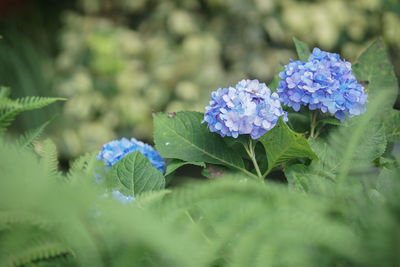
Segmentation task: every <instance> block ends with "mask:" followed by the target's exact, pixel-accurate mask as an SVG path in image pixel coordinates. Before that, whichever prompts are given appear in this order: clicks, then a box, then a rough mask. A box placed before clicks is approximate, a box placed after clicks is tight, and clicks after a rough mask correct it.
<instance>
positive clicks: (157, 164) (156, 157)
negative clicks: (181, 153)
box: [97, 138, 165, 173]
mask: <svg viewBox="0 0 400 267" xmlns="http://www.w3.org/2000/svg"><path fill="white" fill-rule="evenodd" d="M134 151H140V152H141V153H142V154H143V155H144V156H145V157H147V158H148V159H149V160H150V162H151V164H152V165H153V167H154V168H156V169H158V170H159V171H160V172H161V173H164V172H165V162H164V160H163V158H162V157H161V156H160V154H158V152H157V151H156V150H155V149H154V148H153V147H152V146H150V145H148V144H145V143H143V142H141V141H138V140H136V139H135V138H131V139H130V140H129V139H126V138H122V139H121V140H114V141H111V142H109V143H107V144H105V145H103V148H102V149H101V151H100V153H99V155H98V156H97V159H99V160H104V162H105V163H106V164H107V167H108V168H110V167H111V166H112V165H114V164H115V163H116V162H117V161H119V160H120V159H122V158H123V157H125V156H126V155H128V154H129V153H131V152H134Z"/></svg>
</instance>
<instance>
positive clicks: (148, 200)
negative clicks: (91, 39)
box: [0, 39, 400, 267]
mask: <svg viewBox="0 0 400 267" xmlns="http://www.w3.org/2000/svg"><path fill="white" fill-rule="evenodd" d="M295 44H296V48H297V50H298V54H299V58H300V60H301V61H296V62H293V61H292V62H289V64H288V65H287V66H286V67H285V71H284V72H283V74H282V73H281V74H280V76H279V75H277V76H276V77H275V79H274V82H272V83H271V84H269V85H268V86H267V85H266V84H264V83H260V82H259V81H258V80H242V81H240V82H239V83H238V84H237V85H236V86H235V87H228V88H220V89H218V90H217V91H215V92H213V93H212V94H211V100H210V105H209V106H208V107H206V108H205V113H202V112H193V111H181V112H172V113H160V112H153V118H154V142H155V148H153V147H152V146H150V145H148V144H145V143H143V142H141V141H138V140H136V139H135V138H131V139H127V138H122V139H120V140H114V141H111V142H109V143H106V144H105V145H103V148H102V149H101V151H100V152H99V153H98V152H96V151H95V152H94V153H88V154H87V155H85V156H83V157H81V158H79V159H78V160H77V161H76V162H73V164H72V165H71V168H70V170H69V171H68V172H67V173H64V172H60V171H59V170H58V168H57V152H56V147H55V145H54V144H53V143H52V142H51V140H50V139H46V140H45V141H41V140H40V138H39V136H40V134H41V133H42V132H43V129H44V127H45V126H46V125H47V124H48V122H46V123H45V124H44V125H42V126H41V127H39V128H38V129H34V130H32V131H29V132H27V133H25V134H24V135H22V136H21V137H20V138H19V139H18V140H17V142H9V140H7V139H4V138H3V137H2V135H1V134H2V133H3V132H4V131H6V128H7V126H8V125H9V124H10V123H11V121H12V120H13V119H14V118H15V116H17V115H18V114H19V113H21V112H23V111H26V110H32V109H37V108H41V107H44V106H46V105H49V104H51V103H53V102H55V101H57V100H61V99H57V98H22V99H16V100H12V99H9V97H8V95H9V90H8V89H6V88H2V89H1V91H0V148H1V149H0V156H1V160H0V170H2V171H3V172H2V177H1V179H0V203H1V208H0V235H1V237H2V238H0V265H1V266H25V265H32V264H33V265H37V264H39V265H46V266H50V265H51V266H53V265H55V266H76V265H82V266H128V265H134V266H174V267H175V266H198V267H208V266H221V267H222V266H224V267H225V266H226V267H230V266H281V265H285V266H307V267H308V266H336V265H346V266H347V265H348V266H369V265H371V266H380V265H382V266H396V264H397V263H398V253H397V252H396V251H397V250H396V249H394V248H397V247H399V246H400V240H399V238H398V235H396V234H392V233H396V231H397V230H398V229H399V228H400V221H399V219H398V207H399V206H400V205H399V203H400V197H399V196H400V194H399V192H400V179H398V178H400V153H399V152H400V151H399V149H398V148H399V143H400V134H399V133H400V128H399V125H400V111H399V110H395V109H393V104H394V99H395V97H396V96H397V93H398V85H397V80H396V78H395V75H394V73H393V68H392V66H391V64H390V61H389V60H388V58H387V57H386V54H385V51H384V49H383V45H382V42H381V41H380V40H378V41H376V42H374V43H373V44H372V45H371V46H370V47H369V48H368V49H367V50H366V51H365V52H364V53H363V54H362V55H361V56H360V58H359V61H358V63H356V64H354V65H353V70H352V71H351V69H350V65H349V63H347V62H345V61H343V60H341V59H340V57H339V56H338V55H336V54H331V53H328V52H322V51H320V50H318V49H315V50H314V51H313V53H311V52H310V51H309V49H308V46H307V45H306V44H305V43H302V42H300V41H298V40H296V39H295ZM294 63H295V64H294ZM304 68H306V70H304ZM303 70H304V71H303ZM361 82H362V84H364V85H365V86H364V88H363V87H362V86H361V85H360V83H361ZM274 90H277V91H276V92H274ZM279 93H280V94H281V95H279ZM300 93H301V94H303V95H302V97H301V98H300V99H301V100H304V99H307V100H308V102H304V103H302V104H301V105H304V106H305V108H302V109H299V108H298V107H297V106H295V104H299V103H298V102H296V99H299V98H298V97H297V96H296V97H293V95H294V94H300ZM367 94H368V102H367V101H366V98H367ZM322 96H323V97H322ZM285 97H287V98H286V100H285ZM303 98H304V99H303ZM313 99H316V100H315V101H313ZM289 100H290V101H294V102H290V103H291V104H290V105H289ZM281 101H282V102H281ZM285 101H287V102H285ZM304 101H306V100H304ZM330 101H333V102H330ZM314 102H315V103H314ZM285 103H286V104H285ZM331 103H334V104H331ZM319 104H320V105H319ZM299 105H300V104H299ZM338 112H339V113H340V112H343V113H344V115H346V116H344V117H341V116H340V115H339V116H338V115H337V114H338ZM286 113H287V117H286ZM307 115H308V116H309V117H310V119H308V120H307V118H308V117H307ZM355 115H358V116H355ZM334 116H336V117H339V118H340V119H343V120H344V121H343V123H342V122H340V120H337V119H335V118H334ZM287 118H289V119H288V120H287ZM304 118H306V120H304ZM298 124H303V126H304V127H305V128H306V130H304V131H301V132H296V131H294V128H292V126H293V125H298ZM315 129H317V130H316V133H317V134H314V133H315V131H314V130H315ZM396 150H397V151H396ZM183 165H196V166H197V168H203V172H202V175H203V176H205V177H203V178H202V180H207V179H209V180H216V181H209V182H200V181H197V182H196V183H192V185H186V186H179V184H178V182H177V183H171V184H168V182H169V181H171V180H172V181H174V180H173V179H174V178H175V173H174V172H175V170H177V169H178V168H180V167H181V166H183ZM103 170H104V172H103ZM279 175H282V176H284V177H285V178H286V180H287V183H286V184H284V183H274V182H273V180H274V179H277V176H279ZM95 178H96V179H97V178H99V179H100V180H102V181H103V182H102V183H95V182H94V181H93V180H94V179H95ZM197 178H200V177H197ZM199 180H200V179H199ZM59 181H61V182H59ZM184 181H185V182H188V181H187V180H184ZM174 182H175V181H174ZM188 183H189V182H188ZM166 186H168V187H169V188H168V189H166ZM104 191H106V192H107V194H104ZM99 194H100V195H101V196H103V197H99ZM106 196H111V197H106ZM115 200H117V201H115ZM121 202H122V203H131V204H130V205H121ZM371 214H372V215H373V216H371ZM227 215H228V216H227ZM232 233H234V234H232ZM388 233H390V234H388ZM221 248H223V250H222V251H221ZM282 250H284V253H281V254H282V255H283V256H282V257H275V255H276V254H277V253H280V252H282Z"/></svg>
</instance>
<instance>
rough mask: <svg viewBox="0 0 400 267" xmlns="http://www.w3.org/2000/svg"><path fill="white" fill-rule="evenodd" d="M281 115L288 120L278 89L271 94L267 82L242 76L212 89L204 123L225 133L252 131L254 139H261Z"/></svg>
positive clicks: (213, 129)
mask: <svg viewBox="0 0 400 267" xmlns="http://www.w3.org/2000/svg"><path fill="white" fill-rule="evenodd" d="M281 116H283V118H284V120H287V118H286V113H285V112H284V111H283V110H282V107H281V103H280V101H279V95H278V94H277V93H272V94H271V90H270V89H269V88H268V87H267V86H266V84H265V83H260V82H259V81H258V80H242V81H240V82H239V83H238V84H237V85H236V86H235V87H229V88H219V89H218V90H217V91H214V92H212V94H211V100H210V105H209V106H207V107H206V111H205V113H204V120H203V122H202V123H205V122H206V123H207V124H208V127H209V129H210V131H211V132H216V133H218V134H220V135H221V136H222V137H225V136H232V137H234V138H237V137H238V136H239V135H240V134H250V136H251V138H252V139H258V138H260V137H261V136H262V135H263V134H264V133H266V132H267V131H269V130H271V129H272V128H273V127H274V126H275V125H276V123H277V121H278V119H279V117H281Z"/></svg>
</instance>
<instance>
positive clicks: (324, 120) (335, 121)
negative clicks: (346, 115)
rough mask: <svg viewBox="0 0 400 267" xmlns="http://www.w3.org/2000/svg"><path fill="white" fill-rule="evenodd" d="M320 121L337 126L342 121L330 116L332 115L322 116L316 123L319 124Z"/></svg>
mask: <svg viewBox="0 0 400 267" xmlns="http://www.w3.org/2000/svg"><path fill="white" fill-rule="evenodd" d="M320 123H322V124H330V125H336V126H339V125H341V124H342V123H341V122H340V120H338V119H336V118H332V117H328V118H323V119H321V120H319V121H318V122H317V125H318V124H320Z"/></svg>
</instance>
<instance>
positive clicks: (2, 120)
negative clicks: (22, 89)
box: [0, 96, 65, 131]
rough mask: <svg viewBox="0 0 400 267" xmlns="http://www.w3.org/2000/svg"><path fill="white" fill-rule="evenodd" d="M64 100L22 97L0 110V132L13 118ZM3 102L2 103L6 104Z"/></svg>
mask: <svg viewBox="0 0 400 267" xmlns="http://www.w3.org/2000/svg"><path fill="white" fill-rule="evenodd" d="M60 100H65V99H64V98H55V97H35V96H33V97H23V98H18V99H16V100H14V102H13V104H12V105H11V104H10V103H9V104H8V105H11V106H10V107H8V108H4V109H0V131H5V128H6V127H7V126H9V125H10V124H11V122H12V121H13V120H14V119H15V117H16V116H17V115H18V114H20V113H22V112H24V111H29V110H34V109H40V108H43V107H45V106H48V105H50V104H52V103H54V102H56V101H60ZM6 102H7V101H5V102H4V103H6Z"/></svg>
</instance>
